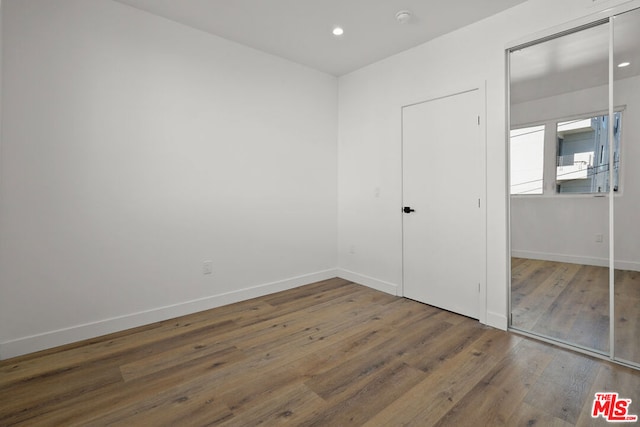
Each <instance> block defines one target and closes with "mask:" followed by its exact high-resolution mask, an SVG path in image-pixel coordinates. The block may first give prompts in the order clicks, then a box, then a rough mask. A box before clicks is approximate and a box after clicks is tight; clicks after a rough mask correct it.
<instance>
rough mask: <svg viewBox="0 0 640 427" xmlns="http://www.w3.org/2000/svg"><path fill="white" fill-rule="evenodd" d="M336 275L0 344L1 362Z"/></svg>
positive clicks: (334, 273)
mask: <svg viewBox="0 0 640 427" xmlns="http://www.w3.org/2000/svg"><path fill="white" fill-rule="evenodd" d="M337 276H338V270H336V269H330V270H324V271H319V272H316V273H310V274H305V275H302V276H297V277H291V278H289V279H284V280H280V281H276V282H271V283H265V284H262V285H258V286H252V287H248V288H244V289H239V290H237V291H232V292H227V293H224V294H220V295H212V296H209V297H204V298H198V299H195V300H191V301H185V302H182V303H178V304H172V305H168V306H164V307H157V308H153V309H150V310H146V311H141V312H138V313H132V314H127V315H124V316H117V317H112V318H109V319H103V320H98V321H96V322H90V323H85V324H81V325H74V326H70V327H68V328H63V329H58V330H53V331H48V332H44V333H41V334H37V335H31V336H27V337H22V338H18V339H15V340H11V341H5V342H3V343H0V360H3V359H8V358H10V357H16V356H20V355H23V354H28V353H33V352H36V351H40V350H44V349H48V348H52V347H57V346H60V345H64V344H69V343H73V342H76V341H81V340H85V339H90V338H95V337H98V336H101V335H106V334H110V333H113V332H118V331H123V330H126V329H130V328H135V327H137V326H142V325H148V324H150V323H154V322H160V321H163V320H168V319H173V318H175V317H179V316H184V315H186V314H192V313H197V312H199V311H203V310H209V309H212V308H216V307H220V306H223V305H228V304H233V303H235V302H239V301H245V300H248V299H251V298H256V297H260V296H263V295H268V294H272V293H275V292H280V291H284V290H288V289H293V288H296V287H298V286H303V285H307V284H309V283H314V282H319V281H322V280H327V279H331V278H334V277H337Z"/></svg>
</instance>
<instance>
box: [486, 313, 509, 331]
mask: <svg viewBox="0 0 640 427" xmlns="http://www.w3.org/2000/svg"><path fill="white" fill-rule="evenodd" d="M485 324H486V325H488V326H491V327H493V328H496V329H501V330H503V331H506V330H507V327H508V326H509V320H508V319H507V316H505V315H504V313H494V312H491V311H487V323H485Z"/></svg>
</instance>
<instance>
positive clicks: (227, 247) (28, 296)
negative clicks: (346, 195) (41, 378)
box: [0, 0, 337, 358]
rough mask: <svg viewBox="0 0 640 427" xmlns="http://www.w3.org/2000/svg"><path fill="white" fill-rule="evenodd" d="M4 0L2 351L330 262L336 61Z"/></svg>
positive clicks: (113, 326) (250, 289)
mask: <svg viewBox="0 0 640 427" xmlns="http://www.w3.org/2000/svg"><path fill="white" fill-rule="evenodd" d="M2 7H3V10H2V19H3V22H2V42H3V44H4V50H3V69H2V86H3V92H2V120H3V123H4V126H3V128H2V139H1V144H2V145H1V152H2V163H1V166H0V173H1V176H0V179H1V181H0V182H1V184H0V284H1V286H0V357H2V358H6V357H11V356H14V355H17V354H22V353H27V352H30V351H34V350H38V349H41V348H46V347H50V346H54V345H59V344H62V343H65V342H70V341H75V340H78V339H82V338H87V337H91V336H96V335H100V334H103V333H107V332H111V331H114V330H119V329H124V328H128V327H132V326H136V325H140V324H143V323H148V322H152V321H156V320H160V319H165V318H169V317H173V316H176V315H180V314H184V313H188V312H194V311H197V310H202V309H205V308H209V307H213V306H217V305H220V304H224V303H228V302H231V301H236V300H239V299H244V298H249V297H253V296H257V295H261V294H264V293H267V292H272V291H275V290H280V289H285V288H290V287H293V286H297V285H300V284H305V283H309V282H313V281H315V280H319V279H324V278H328V277H333V276H335V275H336V270H335V267H336V265H337V257H336V240H337V220H336V217H337V215H336V212H337V147H336V135H337V113H336V106H337V79H336V78H334V77H332V76H329V75H326V74H323V73H320V72H316V71H313V70H311V69H308V68H305V67H302V66H299V65H296V64H293V63H291V62H288V61H285V60H282V59H279V58H276V57H273V56H270V55H267V54H263V53H260V52H258V51H255V50H252V49H249V48H246V47H243V46H240V45H237V44H234V43H231V42H229V41H226V40H223V39H220V38H217V37H214V36H211V35H209V34H206V33H203V32H200V31H196V30H193V29H189V28H187V27H184V26H181V25H179V24H176V23H173V22H171V21H168V20H165V19H162V18H159V17H155V16H153V15H150V14H147V13H145V12H141V11H138V10H136V9H133V8H130V7H128V6H124V5H122V4H119V3H115V2H112V1H110V0H92V1H85V0H57V1H55V2H53V1H48V0H30V1H21V0H9V1H5V2H4V4H3V5H2ZM204 260H212V261H213V271H214V273H213V275H211V276H204V275H203V274H202V264H203V261H204Z"/></svg>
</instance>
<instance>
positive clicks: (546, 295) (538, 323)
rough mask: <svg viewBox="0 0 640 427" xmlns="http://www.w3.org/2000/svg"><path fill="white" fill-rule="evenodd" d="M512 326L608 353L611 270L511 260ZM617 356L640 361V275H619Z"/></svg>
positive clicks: (617, 283) (617, 274)
mask: <svg viewBox="0 0 640 427" xmlns="http://www.w3.org/2000/svg"><path fill="white" fill-rule="evenodd" d="M511 266H512V269H511V271H512V278H511V304H512V306H511V311H512V315H513V317H512V324H513V326H515V327H517V328H520V329H522V330H526V331H531V332H534V333H537V334H541V335H544V336H547V337H551V338H557V339H561V340H566V341H570V342H572V343H575V344H578V345H581V346H584V347H587V348H591V349H595V350H600V351H603V352H608V351H609V269H608V268H607V267H597V266H591V265H581V264H570V263H563V262H555V261H541V260H534V259H526V258H512V260H511ZM614 277H615V279H614V283H615V288H614V289H615V339H616V340H615V341H616V355H617V356H618V357H620V358H622V359H625V360H628V361H632V362H636V363H640V342H638V337H640V273H639V272H637V271H628V270H616V271H615V276H614Z"/></svg>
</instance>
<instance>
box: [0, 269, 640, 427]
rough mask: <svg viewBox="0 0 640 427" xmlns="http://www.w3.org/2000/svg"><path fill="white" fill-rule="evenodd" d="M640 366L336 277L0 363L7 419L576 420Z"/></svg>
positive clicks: (1, 415) (634, 385)
mask: <svg viewBox="0 0 640 427" xmlns="http://www.w3.org/2000/svg"><path fill="white" fill-rule="evenodd" d="M600 391H616V392H618V393H619V394H620V397H624V398H630V399H632V401H633V403H632V404H631V407H630V412H631V413H632V414H640V372H638V371H634V370H631V369H628V368H624V367H621V366H618V365H613V364H610V363H608V362H605V361H601V360H597V359H592V358H590V357H588V356H585V355H581V354H578V353H574V352H571V351H567V350H562V349H559V348H555V347H553V346H549V345H546V344H544V343H541V342H537V341H534V340H530V339H528V338H525V337H521V336H517V335H514V334H512V333H508V332H504V331H499V330H496V329H492V328H489V327H486V326H483V325H481V324H480V323H479V322H477V321H475V320H471V319H468V318H465V317H462V316H458V315H455V314H452V313H449V312H446V311H442V310H439V309H436V308H433V307H430V306H427V305H423V304H420V303H417V302H415V301H411V300H407V299H403V298H398V297H394V296H390V295H387V294H384V293H380V292H377V291H375V290H372V289H369V288H366V287H363V286H359V285H356V284H353V283H350V282H347V281H344V280H341V279H332V280H328V281H324V282H319V283H316V284H312V285H308V286H304V287H300V288H297V289H294V290H289V291H285V292H281V293H278V294H273V295H269V296H265V297H262V298H258V299H254V300H250V301H245V302H241V303H237V304H233V305H229V306H225V307H220V308H217V309H213V310H209V311H206V312H201V313H197V314H193V315H190V316H185V317H182V318H179V319H174V320H171V321H166V322H161V323H156V324H153V325H149V326H146V327H142V328H138V329H135V330H130V331H125V332H122V333H118V334H114V335H110V336H107V337H102V338H98V339H94V340H90V341H86V342H83V343H80V344H76V345H70V346H66V347H63V348H59V349H55V350H50V351H46V352H41V353H39V354H33V355H28V356H23V357H19V358H14V359H9V360H6V361H3V362H0V425H2V426H7V425H14V424H15V425H29V426H39V425H52V426H53V425H55V426H61V425H62V426H71V425H83V426H84V425H126V426H138V425H150V426H161V425H166V426H177V425H179V426H192V425H193V426H199V425H221V426H227V425H230V426H253V425H257V424H261V423H263V424H266V425H280V424H288V425H296V426H298V425H302V426H311V425H316V426H345V425H367V426H395V425H415V426H432V425H437V426H471V425H473V426H500V425H507V426H533V425H536V426H574V425H580V426H583V425H586V426H589V425H606V422H605V421H604V420H603V419H601V418H600V419H597V420H593V419H592V418H591V416H590V413H591V406H592V403H593V399H594V393H596V392H600Z"/></svg>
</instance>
